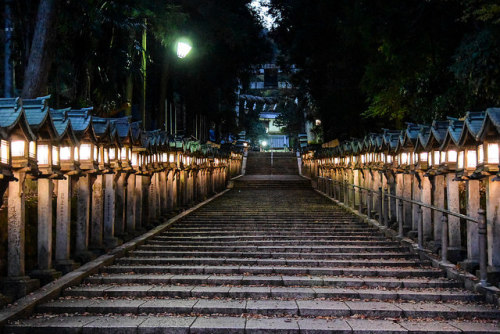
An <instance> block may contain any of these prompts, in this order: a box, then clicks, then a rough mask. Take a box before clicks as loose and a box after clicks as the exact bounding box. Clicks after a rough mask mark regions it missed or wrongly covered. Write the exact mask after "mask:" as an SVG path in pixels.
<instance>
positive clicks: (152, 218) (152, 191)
mask: <svg viewBox="0 0 500 334" xmlns="http://www.w3.org/2000/svg"><path fill="white" fill-rule="evenodd" d="M157 174H158V173H153V175H151V181H150V182H149V186H148V196H149V204H148V205H149V210H148V212H149V217H148V218H149V219H148V221H149V223H150V224H153V223H156V222H157V216H156V211H157V208H156V204H157V202H156V176H157Z"/></svg>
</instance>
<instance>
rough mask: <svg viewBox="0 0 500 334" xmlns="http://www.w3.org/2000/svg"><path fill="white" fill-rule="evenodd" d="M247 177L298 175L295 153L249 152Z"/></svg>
mask: <svg viewBox="0 0 500 334" xmlns="http://www.w3.org/2000/svg"><path fill="white" fill-rule="evenodd" d="M245 174H246V175H298V174H299V167H298V165H297V157H296V155H295V153H293V152H272V153H271V152H252V151H250V152H248V158H247V165H246V171H245Z"/></svg>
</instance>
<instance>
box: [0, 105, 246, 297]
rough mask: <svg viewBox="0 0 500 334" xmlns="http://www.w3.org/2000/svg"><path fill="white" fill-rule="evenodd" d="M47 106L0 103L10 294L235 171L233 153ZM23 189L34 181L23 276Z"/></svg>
mask: <svg viewBox="0 0 500 334" xmlns="http://www.w3.org/2000/svg"><path fill="white" fill-rule="evenodd" d="M48 100H49V97H42V98H37V99H28V100H27V99H24V100H21V99H19V98H16V99H0V171H1V177H0V191H1V194H0V195H2V196H0V198H3V194H4V193H5V192H7V194H8V196H7V201H8V209H7V210H8V221H7V224H8V228H7V230H8V259H7V277H6V278H5V279H3V280H2V281H3V282H2V283H3V284H2V286H3V287H4V293H5V294H7V295H10V296H12V297H20V296H22V295H26V294H27V293H28V292H29V291H32V290H33V289H34V288H35V287H37V286H38V284H39V282H41V283H46V282H49V281H51V280H53V279H54V278H57V277H59V276H60V274H61V272H68V271H71V270H73V269H74V268H76V266H77V264H76V262H77V261H78V262H85V261H88V260H89V259H91V258H93V257H95V255H96V254H99V253H100V252H102V251H103V250H105V249H108V248H110V247H114V246H116V245H118V244H119V243H120V242H121V241H122V240H123V239H127V238H130V237H133V236H135V235H136V234H137V233H140V232H141V231H144V229H145V228H147V227H151V226H154V225H155V224H157V223H159V222H160V221H161V219H162V217H165V216H166V215H168V214H169V213H171V212H174V211H175V210H178V209H182V208H187V207H189V206H192V205H194V203H196V202H199V201H202V200H204V199H206V198H207V197H209V196H210V195H212V194H214V193H216V192H219V191H221V190H222V189H224V188H225V184H226V181H227V180H228V178H229V177H231V176H235V175H236V174H239V173H240V170H241V159H242V156H241V154H240V153H237V152H232V153H231V152H230V151H228V152H225V151H221V150H219V149H218V148H216V147H214V146H213V145H207V144H204V145H202V144H200V143H199V142H197V141H193V140H188V139H183V138H173V137H171V136H169V135H168V134H167V133H165V132H163V131H159V130H155V131H142V130H141V125H140V123H138V122H136V123H133V122H130V120H129V118H127V117H124V118H100V117H95V116H93V115H92V108H83V109H78V110H74V109H59V110H55V109H51V108H50V106H49V104H48ZM26 182H28V183H30V184H31V183H33V184H35V186H36V189H37V194H36V197H37V203H38V204H37V208H38V215H37V217H38V218H37V243H38V245H37V257H38V259H37V261H36V262H37V268H36V270H34V271H32V272H30V273H29V275H28V274H27V273H26V269H25V257H26V255H25V227H26V203H25V200H26V193H27V192H28V190H27V188H26ZM54 197H56V198H57V199H56V206H55V207H56V210H53V205H52V203H53V198H54ZM72 199H75V200H76V201H73V202H76V207H75V205H73V208H72ZM54 216H55V217H54ZM72 216H73V222H72ZM54 218H55V219H54ZM53 220H54V221H55V223H56V226H55V229H54V230H55V243H54V244H55V251H54V252H53V249H52V244H53V242H52V239H53V235H52V233H53V228H52V225H53ZM29 223H34V222H29ZM72 223H73V225H72ZM72 227H73V228H74V231H71V228H72ZM72 236H73V237H72ZM72 238H74V240H73V239H72ZM72 245H74V246H72ZM71 247H73V249H72V248H71ZM53 253H54V254H53ZM53 260H55V263H52V261H53ZM75 260H76V261H75Z"/></svg>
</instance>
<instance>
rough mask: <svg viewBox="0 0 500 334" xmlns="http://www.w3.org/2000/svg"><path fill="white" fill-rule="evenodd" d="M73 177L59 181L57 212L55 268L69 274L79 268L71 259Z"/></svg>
mask: <svg viewBox="0 0 500 334" xmlns="http://www.w3.org/2000/svg"><path fill="white" fill-rule="evenodd" d="M71 181H72V180H71V176H69V175H67V176H66V179H62V180H57V205H56V207H57V210H56V254H55V260H56V263H55V267H56V269H57V270H59V271H61V272H63V273H67V272H70V271H72V270H74V269H76V268H77V265H76V263H75V262H74V261H73V260H71V259H70V254H71V252H70V241H71V230H70V228H71Z"/></svg>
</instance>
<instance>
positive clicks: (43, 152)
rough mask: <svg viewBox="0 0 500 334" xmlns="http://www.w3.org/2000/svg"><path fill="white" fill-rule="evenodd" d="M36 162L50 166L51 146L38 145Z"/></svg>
mask: <svg viewBox="0 0 500 334" xmlns="http://www.w3.org/2000/svg"><path fill="white" fill-rule="evenodd" d="M36 160H37V161H38V164H39V165H48V164H49V145H38V150H37V157H36Z"/></svg>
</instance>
